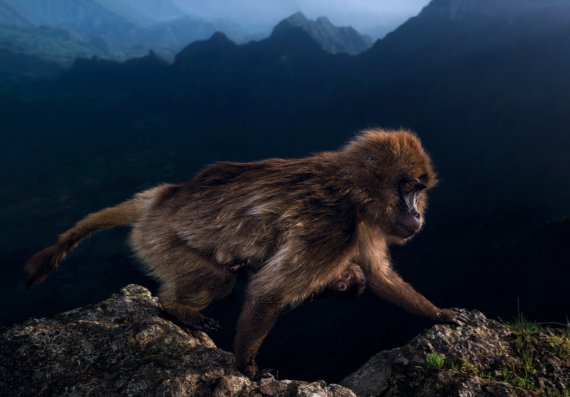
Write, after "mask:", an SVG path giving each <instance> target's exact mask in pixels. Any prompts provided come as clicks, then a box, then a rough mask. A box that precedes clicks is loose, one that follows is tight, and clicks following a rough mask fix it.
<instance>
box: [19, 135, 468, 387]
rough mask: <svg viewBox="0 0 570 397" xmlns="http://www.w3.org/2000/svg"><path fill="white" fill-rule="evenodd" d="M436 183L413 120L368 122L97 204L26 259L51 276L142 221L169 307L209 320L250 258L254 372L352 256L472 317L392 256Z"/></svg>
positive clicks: (238, 344) (139, 251)
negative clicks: (332, 143)
mask: <svg viewBox="0 0 570 397" xmlns="http://www.w3.org/2000/svg"><path fill="white" fill-rule="evenodd" d="M436 183H437V176H436V173H435V170H434V168H433V167H432V165H431V159H430V157H429V156H428V154H427V153H426V151H425V150H424V149H423V147H422V144H421V142H420V140H419V138H418V137H417V136H416V135H415V134H414V133H412V132H410V131H406V130H393V131H390V130H383V129H369V130H364V131H362V132H361V133H359V134H358V135H357V136H355V137H354V138H353V139H352V140H350V141H349V142H348V143H347V144H346V145H345V146H343V147H341V148H340V149H338V150H336V151H326V152H321V153H317V154H314V155H312V156H308V157H304V158H297V159H279V158H273V159H266V160H261V161H255V162H247V163H239V162H219V163H214V164H211V165H209V166H206V167H205V168H204V169H203V170H202V171H200V172H199V173H198V174H196V175H195V177H194V178H193V179H192V180H190V181H189V182H187V183H179V184H163V185H159V186H157V187H154V188H151V189H149V190H146V191H143V192H141V193H138V194H135V195H134V196H133V198H131V199H129V200H127V201H125V202H123V203H120V204H118V205H117V206H115V207H110V208H106V209H103V210H101V211H99V212H95V213H91V214H89V215H88V216H87V217H86V218H84V219H83V220H80V221H79V222H78V223H76V224H75V226H73V227H72V228H71V229H70V230H68V231H66V232H65V233H63V234H62V235H61V236H60V237H59V240H58V242H57V243H56V244H55V245H53V246H51V247H48V248H46V249H44V250H43V251H40V252H39V253H37V254H36V255H34V256H33V257H32V258H31V259H30V260H29V261H28V262H27V264H26V270H27V272H28V275H29V281H28V284H29V285H30V286H31V285H35V284H38V283H41V282H43V281H44V280H45V279H46V277H47V275H48V274H49V273H50V272H51V271H52V270H54V269H55V268H57V267H58V266H59V264H60V262H61V261H62V260H63V259H64V257H65V256H66V255H67V254H68V253H69V252H70V251H71V250H72V249H73V248H75V247H76V246H77V245H78V244H79V242H80V241H81V240H82V239H84V238H85V237H87V236H89V235H90V234H92V233H93V232H95V231H97V230H100V229H105V228H109V227H113V226H116V225H123V224H126V225H131V226H132V229H131V232H130V235H129V245H130V246H131V248H132V250H133V251H134V253H135V255H136V257H137V258H138V259H139V260H140V261H141V262H142V263H143V265H144V266H145V267H146V269H147V270H148V272H149V274H150V275H151V276H154V277H155V278H156V279H158V281H159V282H160V288H159V292H158V297H159V300H160V302H161V304H162V307H163V308H164V310H165V311H166V312H168V313H169V314H171V315H172V316H174V317H176V318H177V319H179V320H180V321H181V322H183V323H185V324H187V325H188V326H190V327H194V328H196V329H204V328H205V327H207V326H208V325H209V324H210V323H211V321H212V320H211V319H208V318H207V317H205V316H204V315H203V314H202V313H201V311H202V310H203V309H205V308H206V307H207V306H209V305H210V304H211V303H212V302H213V301H216V300H218V299H222V298H224V297H225V296H227V295H228V294H229V293H230V292H231V290H232V288H233V286H234V283H235V280H236V269H239V268H240V266H241V264H243V266H244V267H245V268H247V269H248V270H249V273H250V277H249V281H248V286H247V291H246V297H245V301H244V303H243V307H242V310H241V313H240V315H239V319H238V323H237V331H236V335H235V340H234V354H235V357H236V366H237V368H238V369H239V370H240V371H241V372H243V373H244V374H246V375H248V376H250V377H254V376H256V375H257V374H258V373H259V370H258V366H257V364H256V362H255V356H256V354H257V352H258V350H259V348H260V346H261V344H262V342H263V340H264V339H265V337H266V336H267V334H268V333H269V331H270V330H271V329H272V328H273V326H274V325H275V323H276V321H277V319H278V317H279V315H280V313H281V312H282V311H283V310H284V309H286V308H292V307H295V306H296V305H299V304H300V303H301V302H303V301H304V300H306V299H307V298H310V297H312V296H314V295H316V294H318V293H320V292H322V291H324V290H325V289H326V288H331V287H332V288H337V289H342V288H343V287H341V286H340V285H341V284H339V282H340V283H341V282H342V279H341V277H342V276H341V275H342V272H343V271H344V270H345V269H347V268H348V269H349V267H348V265H349V264H351V263H354V264H358V265H359V268H360V269H361V271H362V273H363V279H364V278H365V280H366V285H367V286H368V287H369V288H370V289H371V291H372V292H373V293H375V294H376V295H378V296H379V297H381V298H384V299H386V300H388V301H390V302H392V303H394V304H396V305H399V306H400V307H402V308H404V309H405V310H408V311H410V312H412V313H416V314H420V315H424V316H427V317H429V318H432V319H434V320H436V321H444V322H453V323H458V324H461V323H462V322H465V321H467V320H466V318H465V316H464V315H463V314H461V313H460V312H459V311H458V310H457V309H442V308H439V307H437V306H436V305H434V304H433V303H432V302H430V301H429V300H428V299H427V298H425V297H424V296H423V295H422V294H420V293H419V292H417V291H416V290H415V289H414V288H413V287H412V286H411V285H410V284H408V283H406V282H405V281H404V280H403V279H402V278H401V277H400V276H399V275H398V273H397V272H396V271H395V270H394V269H393V267H392V265H391V262H390V255H389V247H390V246H392V245H401V244H405V243H406V242H407V241H409V240H410V239H411V238H412V237H413V236H414V235H416V234H417V233H418V232H419V231H420V230H421V229H422V227H423V224H424V213H425V210H426V207H427V193H428V192H429V191H430V190H431V189H432V188H433V187H434V186H435V185H436ZM339 277H340V278H339Z"/></svg>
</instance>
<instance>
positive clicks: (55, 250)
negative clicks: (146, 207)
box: [25, 199, 143, 287]
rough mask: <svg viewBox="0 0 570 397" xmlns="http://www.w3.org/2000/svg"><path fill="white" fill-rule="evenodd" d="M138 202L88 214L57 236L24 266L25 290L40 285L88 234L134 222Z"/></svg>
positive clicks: (129, 201) (138, 206)
mask: <svg viewBox="0 0 570 397" xmlns="http://www.w3.org/2000/svg"><path fill="white" fill-rule="evenodd" d="M142 201H143V200H142V199H138V200H137V199H135V200H128V201H125V202H123V203H121V204H119V205H117V206H115V207H110V208H105V209H103V210H101V211H98V212H94V213H92V214H89V215H87V216H86V217H85V218H84V219H82V220H80V221H79V222H77V223H76V224H75V226H73V227H72V228H71V229H69V230H68V231H66V232H65V233H63V234H62V235H61V236H60V237H59V241H58V242H57V244H55V245H52V246H51V247H48V248H46V249H44V250H42V251H40V252H38V253H37V254H35V255H34V256H33V257H32V258H31V259H30V260H29V261H28V262H27V263H26V265H25V267H26V272H27V273H28V283H27V285H28V287H32V286H34V285H37V284H41V283H42V282H43V281H44V280H45V279H46V278H47V276H48V274H49V273H50V272H51V271H52V270H54V269H56V268H57V267H58V266H59V264H60V263H61V261H62V260H63V259H64V258H65V256H66V255H67V254H68V253H69V252H70V251H72V250H73V249H74V248H75V247H77V246H78V245H79V243H80V242H81V240H83V239H84V238H86V237H88V236H90V235H91V234H92V233H94V232H96V231H98V230H102V229H108V228H110V227H113V226H117V225H128V224H132V223H134V222H136V220H137V219H138V217H139V214H140V205H139V204H138V203H139V202H142Z"/></svg>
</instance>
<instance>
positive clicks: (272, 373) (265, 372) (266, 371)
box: [251, 368, 279, 381]
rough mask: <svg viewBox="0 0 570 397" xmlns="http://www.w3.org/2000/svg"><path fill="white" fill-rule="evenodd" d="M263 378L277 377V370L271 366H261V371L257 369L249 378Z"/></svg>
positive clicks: (254, 379) (256, 379)
mask: <svg viewBox="0 0 570 397" xmlns="http://www.w3.org/2000/svg"><path fill="white" fill-rule="evenodd" d="M264 378H274V379H279V371H278V370H276V369H272V368H263V369H262V370H261V371H258V372H257V374H256V375H255V376H254V377H253V378H251V380H253V381H258V380H260V379H264Z"/></svg>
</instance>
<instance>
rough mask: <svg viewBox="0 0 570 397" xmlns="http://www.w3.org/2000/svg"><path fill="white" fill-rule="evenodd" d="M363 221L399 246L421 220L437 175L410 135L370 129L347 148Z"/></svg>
mask: <svg viewBox="0 0 570 397" xmlns="http://www.w3.org/2000/svg"><path fill="white" fill-rule="evenodd" d="M347 153H348V154H350V155H351V159H353V160H354V159H356V160H357V164H358V166H357V168H351V176H352V177H353V178H354V180H355V185H356V186H357V187H358V189H357V190H356V191H357V192H358V194H357V195H356V196H355V197H356V199H355V201H356V202H357V203H359V204H360V213H361V215H362V219H363V220H364V221H366V222H368V223H371V224H373V225H376V226H377V227H379V228H380V229H381V230H382V232H383V233H384V235H385V236H387V237H388V240H389V243H396V244H402V243H404V242H406V241H407V240H408V239H410V238H411V237H413V236H414V235H415V234H416V233H418V232H419V231H420V230H421V228H422V226H423V224H424V212H425V209H426V207H427V197H426V196H427V191H428V190H429V189H430V188H431V187H433V186H434V185H435V184H436V179H437V178H436V175H435V172H434V170H433V168H432V166H431V161H430V158H429V156H428V155H427V153H426V152H425V151H424V150H423V148H422V146H421V143H420V141H419V140H418V138H417V137H416V136H415V135H413V134H410V133H406V132H400V133H389V132H385V131H369V132H367V133H365V134H364V135H362V136H361V137H360V138H359V139H358V140H357V141H355V142H354V143H352V144H351V145H350V146H348V148H347Z"/></svg>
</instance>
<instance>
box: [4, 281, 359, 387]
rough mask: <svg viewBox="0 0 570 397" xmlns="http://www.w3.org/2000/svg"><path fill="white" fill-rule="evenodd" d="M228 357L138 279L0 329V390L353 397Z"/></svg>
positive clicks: (320, 384) (231, 356)
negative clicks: (175, 318) (248, 368)
mask: <svg viewBox="0 0 570 397" xmlns="http://www.w3.org/2000/svg"><path fill="white" fill-rule="evenodd" d="M234 363H235V359H234V356H233V355H232V354H231V353H228V352H226V351H223V350H221V349H218V348H217V347H216V345H215V344H214V342H213V341H212V340H211V339H210V337H209V336H208V335H206V334H205V333H203V332H190V331H188V330H186V329H184V328H181V327H179V326H178V325H176V324H174V323H172V322H171V321H169V320H167V319H165V318H163V315H162V312H161V308H160V305H159V303H158V301H157V299H156V298H155V297H152V296H151V294H150V292H149V291H148V290H147V289H145V288H143V287H141V286H137V285H129V286H127V287H125V288H124V289H122V290H121V292H120V293H118V294H115V295H113V296H112V297H110V298H109V299H107V300H105V301H103V302H101V303H98V304H96V305H92V306H88V307H84V308H80V309H76V310H73V311H70V312H67V313H63V314H60V315H57V316H55V317H53V318H48V319H31V320H29V321H27V322H25V323H23V324H20V325H16V326H13V327H11V328H5V329H3V330H0V395H6V396H54V395H57V396H111V395H119V396H219V397H222V396H230V397H231V396H276V397H277V396H311V397H318V396H327V397H351V396H354V394H353V393H352V392H351V391H350V390H348V389H346V388H344V387H342V386H338V385H327V384H326V383H325V382H313V383H308V382H300V381H279V380H276V379H274V378H271V377H270V378H264V379H261V380H260V381H259V382H253V381H251V380H250V379H249V378H247V377H245V376H243V375H242V374H240V373H239V372H237V371H236V370H235V368H234Z"/></svg>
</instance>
